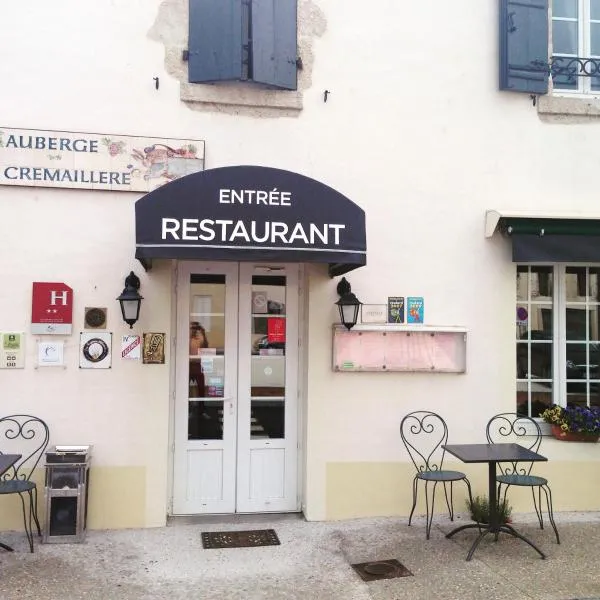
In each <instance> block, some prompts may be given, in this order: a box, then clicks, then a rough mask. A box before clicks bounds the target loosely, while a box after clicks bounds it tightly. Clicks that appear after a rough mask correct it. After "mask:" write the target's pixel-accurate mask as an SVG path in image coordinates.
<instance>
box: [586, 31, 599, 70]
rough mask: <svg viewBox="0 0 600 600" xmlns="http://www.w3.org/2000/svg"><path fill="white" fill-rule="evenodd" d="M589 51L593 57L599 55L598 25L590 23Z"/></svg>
mask: <svg viewBox="0 0 600 600" xmlns="http://www.w3.org/2000/svg"><path fill="white" fill-rule="evenodd" d="M590 49H591V53H592V54H593V55H594V56H598V55H600V23H590ZM586 70H587V68H586Z"/></svg>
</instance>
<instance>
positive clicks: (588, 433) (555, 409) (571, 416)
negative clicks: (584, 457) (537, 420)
mask: <svg viewBox="0 0 600 600" xmlns="http://www.w3.org/2000/svg"><path fill="white" fill-rule="evenodd" d="M540 416H541V417H542V419H544V421H545V422H546V423H550V427H551V430H552V435H553V436H554V437H555V438H556V439H558V440H564V441H573V442H597V441H598V438H600V407H590V408H588V407H585V406H567V407H566V408H565V407H563V406H557V405H556V404H553V405H552V406H551V407H550V408H547V409H546V410H545V411H544V412H543V413H542V414H541V415H540Z"/></svg>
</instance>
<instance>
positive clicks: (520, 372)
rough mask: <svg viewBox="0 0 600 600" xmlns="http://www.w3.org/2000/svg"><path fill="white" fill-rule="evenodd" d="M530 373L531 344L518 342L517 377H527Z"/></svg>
mask: <svg viewBox="0 0 600 600" xmlns="http://www.w3.org/2000/svg"><path fill="white" fill-rule="evenodd" d="M528 373H529V344H525V343H520V344H517V379H527V374H528Z"/></svg>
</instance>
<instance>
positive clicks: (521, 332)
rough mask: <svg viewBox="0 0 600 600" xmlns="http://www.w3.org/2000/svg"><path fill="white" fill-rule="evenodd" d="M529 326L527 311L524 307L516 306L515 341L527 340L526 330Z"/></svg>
mask: <svg viewBox="0 0 600 600" xmlns="http://www.w3.org/2000/svg"><path fill="white" fill-rule="evenodd" d="M528 325H529V311H528V310H527V307H526V306H523V305H522V304H517V339H518V340H526V339H528V335H527V328H528Z"/></svg>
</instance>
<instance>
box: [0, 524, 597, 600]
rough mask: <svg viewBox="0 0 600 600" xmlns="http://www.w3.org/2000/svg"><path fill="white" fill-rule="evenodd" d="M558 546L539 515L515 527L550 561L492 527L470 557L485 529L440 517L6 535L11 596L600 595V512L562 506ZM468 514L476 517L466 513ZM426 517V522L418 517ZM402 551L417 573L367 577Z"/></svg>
mask: <svg viewBox="0 0 600 600" xmlns="http://www.w3.org/2000/svg"><path fill="white" fill-rule="evenodd" d="M556 517H557V518H556V521H557V524H558V527H559V531H560V534H561V544H560V545H557V544H556V540H555V538H554V534H553V532H552V530H551V529H550V530H547V529H545V530H543V531H541V530H540V529H539V528H538V527H537V524H536V523H535V522H534V521H533V518H532V515H515V518H514V525H515V527H517V528H518V530H519V531H521V532H522V533H525V534H526V535H528V536H530V537H531V538H532V539H533V540H534V542H535V543H537V544H538V545H539V546H540V547H541V548H542V550H543V551H545V552H546V553H547V554H548V558H547V559H546V560H541V559H540V558H539V557H538V555H537V554H536V553H535V552H534V551H533V550H532V549H531V548H530V547H529V546H527V545H526V544H524V543H522V542H520V541H518V540H516V539H514V538H510V537H507V536H502V537H501V539H500V541H499V542H498V543H494V541H493V539H490V538H489V536H488V538H486V539H485V540H484V542H483V543H482V544H481V546H480V547H479V549H478V551H477V552H476V554H475V557H474V558H473V560H472V561H471V562H466V561H465V556H466V553H467V550H468V548H469V546H470V542H471V541H472V540H473V539H474V536H475V535H476V533H475V532H473V530H471V531H470V532H464V533H460V534H458V535H457V536H455V537H454V538H452V539H450V540H447V539H446V538H445V537H444V534H445V533H447V532H448V531H450V530H451V528H452V526H453V525H452V524H451V523H450V522H449V521H448V520H444V519H442V518H438V519H437V522H436V523H435V524H434V527H433V529H432V535H431V539H430V540H429V541H426V540H425V530H424V526H423V522H422V521H419V522H417V523H416V524H413V526H412V527H408V526H407V524H406V519H398V518H385V519H384V518H380V519H358V520H351V521H336V522H327V523H307V522H305V521H304V520H302V519H301V518H299V517H296V516H270V517H264V516H261V517H238V518H235V519H229V518H224V517H223V518H215V517H213V518H205V519H196V520H195V521H193V522H190V521H187V522H186V521H185V520H183V521H181V520H178V521H177V522H175V523H172V524H170V525H169V526H168V527H165V528H160V529H145V530H120V531H91V532H89V533H88V537H87V540H86V542H85V543H84V544H69V545H57V544H52V545H50V544H47V545H39V544H37V545H36V551H35V553H34V554H30V553H29V552H28V551H27V546H26V542H25V538H24V535H23V534H22V533H21V532H7V533H3V534H2V535H1V536H0V539H2V541H4V542H5V543H8V544H12V545H14V547H15V552H13V553H8V552H4V551H2V550H0V600H17V599H19V600H26V599H35V600H72V599H73V600H76V599H80V598H85V599H87V600H100V599H101V600H163V599H165V600H166V599H169V600H178V599H186V600H197V599H198V600H200V599H202V600H204V599H208V600H221V599H223V600H225V599H227V600H231V599H240V600H241V599H244V600H254V599H292V598H293V599H302V600H313V599H314V600H317V599H318V600H327V599H336V600H337V599H340V600H341V599H343V600H371V599H374V600H384V599H385V600H389V599H394V600H404V599H410V600H433V599H435V600H471V599H485V600H505V599H506V600H526V599H527V600H531V599H535V600H572V599H575V598H577V599H586V600H590V599H592V598H594V599H596V600H600V568H599V560H600V514H596V513H578V514H575V513H559V514H557V516H556ZM462 522H464V517H463V518H460V517H459V519H458V523H459V524H460V523H462ZM415 525H416V526H415ZM263 528H273V529H275V530H276V532H277V534H278V536H279V539H280V540H281V545H280V546H267V547H260V548H239V549H225V550H205V549H203V548H202V542H201V536H200V533H201V532H202V531H220V530H233V529H263ZM391 558H395V559H397V560H399V561H400V562H401V563H402V564H403V565H404V566H406V567H407V568H408V569H409V570H410V571H412V573H413V576H412V577H404V578H398V579H388V580H382V581H373V582H370V583H365V582H364V581H362V579H360V577H359V576H358V575H357V574H356V573H355V572H354V570H353V569H352V568H351V567H350V564H351V563H360V562H367V561H372V560H385V559H391Z"/></svg>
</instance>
